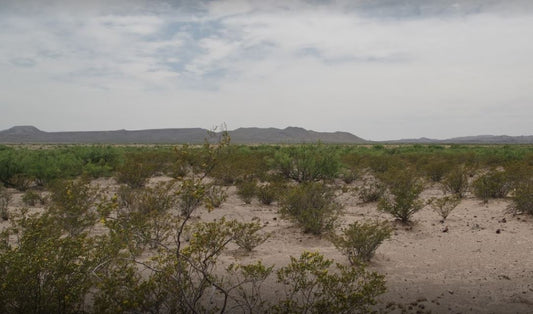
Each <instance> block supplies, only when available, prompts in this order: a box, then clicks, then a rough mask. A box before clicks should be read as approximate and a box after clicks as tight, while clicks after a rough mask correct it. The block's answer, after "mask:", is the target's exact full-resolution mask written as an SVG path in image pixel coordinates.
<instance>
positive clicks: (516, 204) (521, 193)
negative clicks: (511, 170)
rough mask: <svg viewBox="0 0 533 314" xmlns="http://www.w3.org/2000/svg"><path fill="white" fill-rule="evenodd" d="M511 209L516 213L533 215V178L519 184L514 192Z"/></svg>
mask: <svg viewBox="0 0 533 314" xmlns="http://www.w3.org/2000/svg"><path fill="white" fill-rule="evenodd" d="M509 208H510V209H511V210H512V211H513V212H515V213H525V214H530V215H533V178H529V179H528V180H524V181H523V182H521V183H520V184H518V186H517V187H516V188H515V190H514V195H513V197H512V199H511V205H510V206H509Z"/></svg>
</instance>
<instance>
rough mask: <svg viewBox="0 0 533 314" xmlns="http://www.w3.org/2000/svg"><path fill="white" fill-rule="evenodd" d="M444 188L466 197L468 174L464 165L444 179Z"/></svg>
mask: <svg viewBox="0 0 533 314" xmlns="http://www.w3.org/2000/svg"><path fill="white" fill-rule="evenodd" d="M443 184H444V189H445V191H447V192H450V193H452V194H455V195H457V196H458V197H460V198H462V197H464V195H465V193H466V192H467V191H468V174H467V171H466V169H465V167H464V166H459V167H456V168H455V169H453V170H451V171H450V173H448V175H447V176H446V177H445V178H444V180H443Z"/></svg>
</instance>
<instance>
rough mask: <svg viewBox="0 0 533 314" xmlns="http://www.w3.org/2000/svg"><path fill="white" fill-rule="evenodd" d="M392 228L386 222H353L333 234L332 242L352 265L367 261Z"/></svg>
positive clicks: (387, 236) (390, 232) (389, 235)
mask: <svg viewBox="0 0 533 314" xmlns="http://www.w3.org/2000/svg"><path fill="white" fill-rule="evenodd" d="M391 234H392V228H391V227H390V226H389V224H388V223H386V222H378V221H376V222H362V223H359V222H354V223H352V224H350V225H349V226H348V227H346V228H343V229H342V234H341V235H335V236H333V239H332V240H333V244H335V247H336V248H337V249H338V250H339V251H341V252H342V253H343V254H344V255H346V257H348V260H349V261H350V263H351V264H352V265H358V264H360V263H361V262H368V261H370V260H371V259H372V257H373V256H374V254H375V252H376V250H377V248H378V247H379V245H381V243H383V241H384V240H386V239H389V238H390V237H391Z"/></svg>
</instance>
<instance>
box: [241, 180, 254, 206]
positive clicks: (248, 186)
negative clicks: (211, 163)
mask: <svg viewBox="0 0 533 314" xmlns="http://www.w3.org/2000/svg"><path fill="white" fill-rule="evenodd" d="M256 190H257V183H256V182H255V180H244V181H242V182H240V183H238V184H237V195H238V196H239V198H240V199H241V200H242V201H243V202H244V203H245V204H250V203H252V200H253V199H254V197H255V195H256Z"/></svg>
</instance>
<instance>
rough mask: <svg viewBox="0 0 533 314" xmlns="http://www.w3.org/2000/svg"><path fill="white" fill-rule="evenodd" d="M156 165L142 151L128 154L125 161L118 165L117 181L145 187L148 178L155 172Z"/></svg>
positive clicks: (133, 186) (135, 186)
mask: <svg viewBox="0 0 533 314" xmlns="http://www.w3.org/2000/svg"><path fill="white" fill-rule="evenodd" d="M155 171H156V165H155V163H154V160H150V159H149V158H146V156H143V155H142V154H140V153H136V154H128V155H126V158H125V160H124V162H123V163H122V164H121V165H120V166H119V167H117V174H116V177H117V181H118V182H119V183H124V184H127V185H129V186H130V187H132V188H140V187H143V186H144V185H145V184H146V182H147V181H148V179H149V178H150V177H151V176H152V175H153V174H154V173H155Z"/></svg>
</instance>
